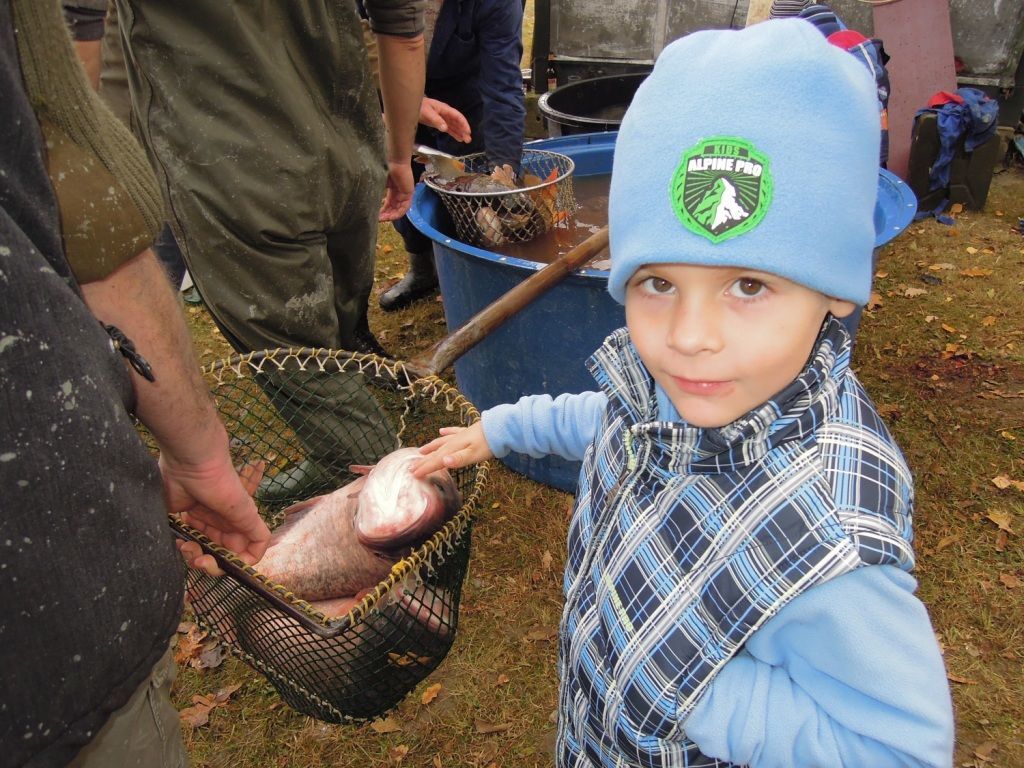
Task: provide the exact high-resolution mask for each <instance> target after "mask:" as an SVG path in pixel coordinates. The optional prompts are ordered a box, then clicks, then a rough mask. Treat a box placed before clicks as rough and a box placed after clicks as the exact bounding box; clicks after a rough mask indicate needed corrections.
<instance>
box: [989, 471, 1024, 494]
mask: <svg viewBox="0 0 1024 768" xmlns="http://www.w3.org/2000/svg"><path fill="white" fill-rule="evenodd" d="M992 485H994V486H995V487H996V488H998V489H999V490H1001V491H1005V490H1006V489H1007V488H1010V487H1013V488H1016V489H1017V490H1018V491H1024V480H1011V479H1010V478H1009V476H1007V475H996V476H995V477H993V478H992Z"/></svg>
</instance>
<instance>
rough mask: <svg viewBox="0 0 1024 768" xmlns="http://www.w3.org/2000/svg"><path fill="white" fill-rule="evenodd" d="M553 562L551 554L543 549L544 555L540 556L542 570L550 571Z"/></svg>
mask: <svg viewBox="0 0 1024 768" xmlns="http://www.w3.org/2000/svg"><path fill="white" fill-rule="evenodd" d="M553 560H554V557H552V556H551V552H550V551H549V550H546V549H545V550H544V554H543V555H541V556H540V567H541V568H543V569H544V570H545V571H550V570H551V563H552V561H553Z"/></svg>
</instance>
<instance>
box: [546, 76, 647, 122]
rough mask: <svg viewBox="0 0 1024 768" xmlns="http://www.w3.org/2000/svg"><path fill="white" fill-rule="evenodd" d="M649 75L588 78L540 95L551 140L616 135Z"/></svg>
mask: <svg viewBox="0 0 1024 768" xmlns="http://www.w3.org/2000/svg"><path fill="white" fill-rule="evenodd" d="M648 74H649V73H648V72H634V73H631V74H622V75H606V76H604V77H588V78H586V79H585V80H577V81H575V82H572V83H566V84H565V85H560V86H558V87H557V88H555V90H553V91H548V92H547V93H544V94H541V97H540V98H539V99H537V109H539V110H540V113H541V114H542V115H544V120H545V122H546V124H547V130H548V136H552V137H554V136H571V135H573V134H577V133H593V132H594V131H617V130H618V129H619V126H620V125H621V124H622V116H623V115H624V114H625V112H626V108H627V107H628V106H629V104H630V102H632V101H633V96H634V95H635V94H636V89H637V88H639V87H640V83H642V82H643V81H644V80H645V79H646V78H647V75H648Z"/></svg>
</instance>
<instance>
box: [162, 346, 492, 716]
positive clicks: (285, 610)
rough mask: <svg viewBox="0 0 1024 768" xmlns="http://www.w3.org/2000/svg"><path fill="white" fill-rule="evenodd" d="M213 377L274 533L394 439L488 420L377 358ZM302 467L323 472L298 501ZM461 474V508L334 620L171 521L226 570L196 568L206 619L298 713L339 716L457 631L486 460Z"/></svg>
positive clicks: (303, 362) (312, 360)
mask: <svg viewBox="0 0 1024 768" xmlns="http://www.w3.org/2000/svg"><path fill="white" fill-rule="evenodd" d="M204 373H205V374H206V375H207V376H208V378H210V379H211V380H212V385H211V388H212V391H213V396H214V399H215V402H216V404H217V408H218V410H219V412H220V414H221V416H222V418H223V419H224V422H225V425H226V426H227V430H228V434H229V435H230V436H231V451H232V455H233V459H234V462H235V464H236V466H238V465H241V464H245V463H248V462H255V461H263V462H265V463H266V474H265V478H266V479H265V480H264V483H263V485H262V486H261V488H260V491H259V492H258V493H257V494H256V500H257V505H258V507H259V508H260V512H261V514H263V515H264V517H265V518H266V520H267V522H268V524H269V525H270V527H271V528H272V529H273V528H274V527H275V526H276V525H277V524H279V523H280V520H281V519H282V518H283V515H282V514H281V511H282V510H283V509H285V508H286V507H287V506H289V505H291V504H292V503H294V502H296V501H300V500H303V499H306V498H309V497H311V496H313V495H316V494H319V493H328V492H331V491H333V490H335V489H337V488H341V487H342V486H344V485H346V484H347V483H348V482H350V481H351V480H352V479H353V478H354V477H355V475H354V474H353V473H351V472H350V471H349V466H350V465H353V464H373V463H374V462H376V461H377V459H379V458H380V457H382V456H384V455H385V454H387V453H390V452H391V451H392V450H394V449H395V448H397V447H398V446H399V445H407V446H416V445H421V444H423V443H424V442H427V441H428V440H430V439H432V438H433V437H435V436H436V435H437V430H438V428H439V427H442V426H451V425H466V426H468V425H470V424H472V423H473V422H475V421H477V420H478V419H479V413H478V412H477V410H476V409H475V408H474V407H473V406H472V404H471V403H469V402H468V401H467V400H466V399H465V398H464V397H462V395H461V394H460V393H459V392H458V390H456V389H454V388H453V387H451V386H449V385H447V384H446V383H444V382H443V381H441V380H440V379H438V378H436V377H434V376H428V377H425V378H420V379H416V380H414V378H413V377H412V376H411V375H410V374H409V373H408V372H407V371H406V369H405V367H404V365H403V364H402V363H400V362H396V361H394V360H387V359H385V358H381V357H378V356H376V355H364V354H359V353H351V352H343V351H338V350H310V349H297V350H281V349H278V350H271V351H266V352H256V353H250V354H246V355H241V356H235V357H232V358H230V359H227V360H223V361H220V362H217V363H214V364H212V365H209V366H207V367H206V368H205V369H204ZM304 461H306V462H310V461H312V463H313V464H315V466H316V472H315V473H307V478H308V480H309V481H308V482H307V483H306V484H305V486H304V487H303V488H301V489H300V491H298V492H297V493H295V494H294V495H289V486H288V484H287V478H288V477H289V468H294V467H295V466H297V465H299V464H302V463H303V462H304ZM452 475H453V478H454V480H455V482H456V484H457V485H458V487H459V490H460V491H461V493H462V502H463V503H462V507H461V509H460V510H459V512H458V513H457V514H456V516H455V517H454V518H453V519H451V520H450V521H449V522H448V523H446V524H445V525H444V527H443V528H441V529H440V530H439V531H438V532H437V533H436V534H434V535H433V537H431V538H430V539H429V540H428V541H427V542H426V543H424V544H423V545H422V546H420V547H419V548H418V549H416V550H415V551H413V552H411V553H410V554H408V555H407V556H406V557H404V558H403V559H402V560H400V561H399V562H398V563H397V564H396V565H395V566H394V567H393V568H392V569H391V572H390V574H389V575H388V576H387V578H385V579H384V580H383V581H382V582H380V583H378V584H376V585H375V586H373V587H372V589H371V591H370V593H369V594H367V595H366V596H365V597H364V598H363V599H362V600H361V601H360V602H358V603H357V604H356V605H355V606H354V607H352V608H351V610H350V611H349V612H348V613H346V614H344V615H342V616H336V617H333V618H331V617H327V616H325V615H324V614H322V613H320V612H318V611H317V610H316V609H315V608H314V607H313V606H312V605H311V604H310V603H307V602H306V601H304V600H302V599H300V598H298V597H297V596H296V595H294V594H293V593H291V592H290V591H289V589H288V588H287V587H286V586H284V585H281V584H275V583H273V582H271V581H270V580H269V579H267V578H266V577H265V576H263V575H262V574H261V573H260V572H259V570H258V564H257V568H252V567H250V566H247V565H245V564H244V563H243V562H242V561H241V560H239V559H238V558H236V557H234V556H233V555H232V554H231V553H230V552H228V551H227V550H224V549H222V548H220V547H218V546H216V545H214V544H213V543H212V542H211V541H210V540H209V539H207V538H206V537H205V536H203V535H202V534H201V533H199V532H198V531H196V530H195V529H192V528H189V527H188V526H185V525H184V524H182V523H181V522H180V521H179V520H177V519H175V518H173V517H172V519H171V525H172V527H173V528H174V529H175V531H176V532H177V533H178V535H179V536H181V537H183V538H190V539H193V540H195V541H198V542H200V543H201V544H202V545H203V546H204V548H205V549H206V550H207V551H209V552H211V553H213V554H214V555H215V556H216V557H217V558H218V561H219V562H220V564H221V567H222V568H223V569H224V570H225V572H226V575H225V576H223V577H220V578H216V577H212V576H210V575H208V574H206V573H205V572H201V571H196V570H192V569H190V570H189V573H188V577H187V585H186V586H187V599H188V600H189V602H190V603H191V606H192V609H193V610H194V612H195V615H196V619H197V622H198V623H199V625H200V626H201V627H202V628H203V629H205V630H206V631H208V632H210V633H211V634H213V635H214V636H215V637H217V638H218V639H220V640H221V641H222V642H224V643H225V644H226V645H227V646H228V648H229V649H230V651H231V652H232V653H234V654H235V655H237V656H239V657H240V658H241V659H242V660H244V661H245V662H246V663H247V664H249V665H250V666H251V667H253V668H254V669H255V670H257V671H258V672H260V673H261V674H262V675H264V676H265V677H266V678H267V679H268V680H269V681H270V682H271V683H272V684H273V686H274V688H276V689H277V691H278V693H279V694H280V696H281V698H282V699H283V700H284V701H285V702H286V703H287V704H288V705H289V706H291V707H292V708H293V709H295V710H297V711H299V712H302V713H304V714H307V715H310V716H312V717H315V718H317V719H319V720H323V721H326V722H331V723H340V722H352V721H365V720H371V719H374V718H376V717H379V716H380V715H382V714H383V713H385V712H387V711H388V710H389V709H391V708H393V707H394V706H395V705H397V704H398V702H400V701H401V700H402V699H403V698H404V697H405V696H406V695H407V694H408V693H409V692H410V691H411V690H412V689H413V688H414V687H415V686H416V685H417V684H418V683H419V682H420V681H421V680H423V679H424V678H425V677H426V676H427V675H428V674H429V673H430V672H431V671H433V670H434V669H435V668H436V667H437V666H438V665H439V664H440V663H441V661H442V660H443V659H444V657H445V655H446V654H447V653H448V650H449V649H450V648H451V645H452V642H453V640H454V638H455V631H456V628H457V627H458V617H459V597H460V594H461V590H462V582H463V578H464V576H465V573H466V569H467V566H468V562H469V548H470V528H471V523H472V515H473V513H474V511H475V510H476V508H477V505H478V502H479V498H480V494H481V493H482V490H483V486H484V483H485V482H486V477H487V467H486V464H481V465H478V466H476V467H472V468H464V469H461V470H456V471H455V472H453V473H452ZM341 556H344V555H343V554H342V555H341Z"/></svg>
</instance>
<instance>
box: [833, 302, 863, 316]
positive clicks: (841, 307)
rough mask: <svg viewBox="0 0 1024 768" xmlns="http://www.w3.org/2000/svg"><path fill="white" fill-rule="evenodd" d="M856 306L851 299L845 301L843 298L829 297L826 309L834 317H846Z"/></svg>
mask: <svg viewBox="0 0 1024 768" xmlns="http://www.w3.org/2000/svg"><path fill="white" fill-rule="evenodd" d="M856 308H857V305H856V304H854V303H853V302H852V301H845V300H843V299H829V301H828V311H829V312H831V313H832V314H833V315H834V316H835V317H846V316H847V315H850V314H853V310H855V309H856Z"/></svg>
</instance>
